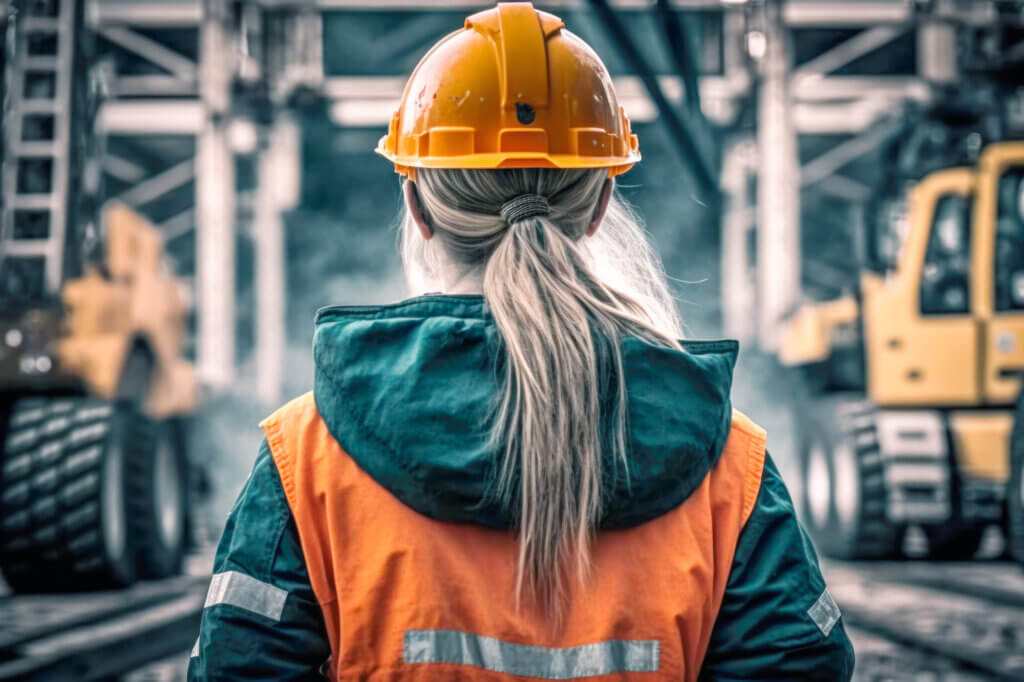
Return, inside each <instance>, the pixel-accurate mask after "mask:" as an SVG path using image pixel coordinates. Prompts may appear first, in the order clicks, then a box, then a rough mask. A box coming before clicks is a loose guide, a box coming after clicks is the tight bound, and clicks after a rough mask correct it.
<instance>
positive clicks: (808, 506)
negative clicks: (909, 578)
mask: <svg viewBox="0 0 1024 682" xmlns="http://www.w3.org/2000/svg"><path fill="white" fill-rule="evenodd" d="M794 417H795V420H796V424H798V432H799V449H800V469H801V485H802V493H803V495H802V503H801V505H802V512H803V514H802V515H803V519H804V523H805V524H806V526H807V529H808V531H809V532H810V534H811V537H812V538H813V539H814V542H815V545H816V546H817V547H818V549H819V550H820V551H821V552H822V553H823V554H825V555H826V556H830V557H833V558H836V559H885V558H890V557H893V556H896V555H898V554H899V550H900V545H901V541H902V536H903V529H902V528H901V527H900V526H898V525H896V524H893V523H892V522H891V521H890V520H889V519H888V518H887V515H886V506H887V499H888V498H887V492H886V486H885V475H884V471H883V464H882V458H881V453H880V451H879V447H878V438H877V435H876V433H875V419H874V406H873V405H871V403H869V402H867V401H864V400H863V399H855V398H844V397H840V396H835V397H832V396H829V397H820V396H818V397H815V398H814V400H813V402H812V401H811V400H808V401H806V402H805V404H802V405H800V406H798V411H797V412H796V414H795V415H794Z"/></svg>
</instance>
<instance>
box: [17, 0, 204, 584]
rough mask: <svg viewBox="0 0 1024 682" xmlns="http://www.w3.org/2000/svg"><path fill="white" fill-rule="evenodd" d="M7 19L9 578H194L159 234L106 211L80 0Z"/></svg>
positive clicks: (173, 341)
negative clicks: (95, 164) (100, 205)
mask: <svg viewBox="0 0 1024 682" xmlns="http://www.w3.org/2000/svg"><path fill="white" fill-rule="evenodd" d="M7 9H9V10H10V11H11V14H8V15H5V16H4V22H3V23H5V24H6V25H5V27H4V28H5V30H3V31H0V33H2V34H3V38H2V40H4V41H6V44H5V45H4V49H3V50H0V52H2V53H3V54H4V56H5V57H6V63H5V64H4V68H3V74H4V78H3V85H4V93H3V94H4V97H3V100H4V105H5V109H4V112H3V114H4V115H3V126H2V130H3V176H2V183H0V184H2V203H0V571H2V573H3V577H4V578H5V579H6V582H7V583H8V585H9V586H10V587H11V588H12V589H14V590H15V591H19V592H26V591H32V592H38V591H44V592H53V591H74V590H79V589H84V588H91V587H101V586H120V585H127V584H129V583H131V582H133V581H134V580H135V579H136V578H137V577H151V578H157V577H165V576H169V575H173V574H176V573H178V572H179V571H180V570H181V566H182V559H183V554H184V551H185V548H186V541H187V539H188V533H187V529H188V527H189V520H190V519H189V513H190V506H191V505H190V499H189V494H190V491H191V489H192V487H193V486H191V485H190V480H191V479H192V469H191V467H190V463H189V458H188V457H187V452H186V442H185V441H186V430H185V428H184V424H183V419H184V418H185V417H186V416H187V415H189V414H190V413H191V412H192V411H193V410H194V407H195V404H196V381H195V378H194V376H193V372H192V368H191V366H190V365H189V364H188V363H187V362H186V361H185V360H184V359H183V342H184V337H185V323H186V308H185V304H184V298H183V296H182V291H183V289H182V287H181V286H180V285H179V283H178V281H177V280H175V279H174V277H173V275H172V273H171V270H170V268H169V267H168V264H167V261H166V259H165V257H164V253H163V244H162V238H161V236H160V233H159V232H158V231H157V229H156V228H155V227H153V226H152V225H150V224H148V223H147V221H146V220H145V219H144V218H143V217H142V216H141V215H140V214H138V213H137V212H135V211H134V210H132V209H131V208H129V207H127V206H124V205H119V204H116V203H110V204H107V205H106V206H105V208H104V209H103V210H102V211H97V210H95V209H94V208H92V206H94V205H95V204H96V201H94V200H91V199H89V200H87V197H89V196H96V194H95V188H93V194H92V195H90V194H89V192H88V191H87V188H86V187H84V181H83V178H87V177H88V176H89V174H88V173H86V172H84V171H83V169H84V167H85V162H86V158H87V157H88V156H89V146H90V143H91V141H92V131H91V129H90V125H89V124H90V116H89V111H88V109H89V106H88V104H89V98H88V96H87V94H88V93H85V92H83V87H84V84H85V83H86V78H85V66H86V60H85V59H84V57H83V54H82V52H81V49H80V41H79V40H78V39H77V37H76V36H77V34H78V32H79V29H80V28H81V26H82V12H83V9H82V3H78V2H59V3H54V2H26V3H19V5H18V7H17V11H15V10H14V9H12V8H10V7H8V8H7Z"/></svg>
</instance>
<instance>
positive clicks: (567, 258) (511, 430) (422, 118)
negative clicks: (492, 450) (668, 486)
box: [378, 3, 681, 622]
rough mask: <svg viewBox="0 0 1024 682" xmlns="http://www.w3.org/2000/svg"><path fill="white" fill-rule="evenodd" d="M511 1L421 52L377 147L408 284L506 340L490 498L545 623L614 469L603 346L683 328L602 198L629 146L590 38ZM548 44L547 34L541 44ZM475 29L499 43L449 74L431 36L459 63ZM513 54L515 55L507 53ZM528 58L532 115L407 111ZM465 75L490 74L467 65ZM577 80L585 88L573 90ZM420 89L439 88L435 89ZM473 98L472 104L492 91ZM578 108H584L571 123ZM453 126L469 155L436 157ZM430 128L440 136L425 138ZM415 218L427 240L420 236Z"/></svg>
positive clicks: (620, 384) (513, 107) (581, 570)
mask: <svg viewBox="0 0 1024 682" xmlns="http://www.w3.org/2000/svg"><path fill="white" fill-rule="evenodd" d="M523 5H525V6H526V7H528V8H529V12H528V13H527V12H525V11H523V10H524V8H523ZM512 7H513V8H514V10H515V11H509V10H508V8H509V6H508V5H499V7H498V8H497V9H495V10H490V11H488V12H483V13H480V14H478V15H474V16H473V17H470V18H469V19H468V20H467V23H466V29H465V30H464V31H462V32H461V33H456V34H453V35H452V36H449V37H448V38H446V39H444V40H443V41H442V42H441V43H440V44H439V45H438V46H436V47H435V48H434V49H433V50H432V51H431V52H430V53H428V55H427V56H426V57H425V58H424V60H423V62H421V64H420V66H418V67H417V69H416V71H415V72H414V74H413V77H412V78H411V79H410V83H409V86H408V87H407V89H406V96H405V100H404V101H403V105H402V108H400V109H399V112H398V113H397V114H396V118H395V120H393V121H392V127H391V130H390V132H389V135H388V136H386V137H385V138H384V139H383V140H382V141H381V145H380V147H379V148H378V150H379V151H381V153H382V154H384V155H385V156H387V157H388V158H390V159H392V160H393V161H394V162H395V163H396V167H397V168H398V170H399V171H400V172H403V173H405V174H407V175H409V176H410V177H411V179H414V181H415V186H414V187H415V197H416V199H417V201H415V202H414V208H416V209H418V211H419V213H420V215H419V216H414V215H411V214H407V215H406V217H405V219H404V220H403V226H402V256H403V262H404V265H405V268H406V274H407V277H408V279H409V281H410V284H411V285H412V288H413V289H414V290H415V291H417V292H418V293H422V292H425V291H431V290H433V291H436V290H439V289H440V290H443V291H447V292H453V291H467V290H468V291H473V290H476V291H482V292H483V294H484V297H485V298H486V301H487V304H488V307H489V308H490V311H491V314H492V315H493V318H494V321H495V324H496V327H497V329H498V331H499V333H500V335H501V338H502V340H503V342H504V354H505V358H504V360H505V361H504V363H503V364H504V367H505V376H504V390H503V392H502V395H501V397H500V401H499V404H497V405H496V406H495V411H494V422H493V427H492V432H491V437H492V443H493V444H494V445H495V446H496V447H497V448H499V449H500V451H501V452H503V458H502V462H501V467H500V478H499V480H498V485H497V492H498V494H499V495H500V497H501V499H502V500H503V502H504V503H505V504H506V505H507V506H508V507H509V508H510V509H513V510H515V512H516V515H517V518H518V519H519V527H518V534H519V542H520V556H519V581H518V587H519V591H520V592H521V591H522V590H523V588H526V589H527V590H528V591H529V593H530V594H531V595H532V596H534V597H535V598H536V599H537V601H538V602H539V603H540V604H541V605H543V606H544V607H545V608H546V610H547V613H548V615H549V616H551V617H553V619H554V621H555V622H557V621H558V620H559V614H560V609H561V607H562V606H563V601H564V595H565V588H566V582H565V581H566V579H567V578H566V568H567V566H568V562H569V561H570V560H575V562H576V567H577V570H578V575H579V577H580V578H581V579H582V578H584V577H585V576H586V573H587V569H588V558H589V551H588V550H589V543H590V539H591V536H592V534H593V532H594V529H595V527H596V525H597V523H598V521H599V517H600V513H601V490H602V479H603V478H604V477H605V476H607V475H609V472H604V471H602V463H603V462H616V463H619V464H623V465H624V463H625V458H626V453H627V442H626V437H627V425H626V385H625V381H624V378H623V369H622V357H621V353H620V350H619V341H620V339H621V338H622V337H624V336H635V337H640V338H643V339H645V340H648V341H650V342H653V343H658V344H663V345H668V346H674V347H678V344H677V341H676V339H678V338H679V337H680V336H681V332H680V324H679V320H678V317H677V314H676V311H675V307H674V305H673V302H672V299H671V297H670V295H669V293H668V288H667V285H666V283H665V276H664V273H663V272H662V270H661V265H660V262H659V261H658V259H657V257H656V256H655V255H654V254H653V252H652V250H651V249H650V247H649V245H648V244H647V241H646V239H645V235H644V233H643V230H642V228H641V227H640V225H639V223H638V221H637V220H636V218H635V216H634V215H633V214H632V213H631V212H630V211H629V210H628V209H627V208H626V207H625V206H624V205H623V204H622V203H621V202H619V201H618V200H617V199H616V198H615V197H609V196H608V193H609V192H610V191H611V182H612V181H611V180H610V179H609V177H610V176H612V175H615V174H617V173H620V172H624V170H626V169H628V168H629V167H630V166H631V165H632V164H633V162H635V160H636V159H638V158H639V154H638V153H637V147H636V141H635V140H636V138H635V136H632V135H631V133H630V132H629V128H628V121H627V120H626V119H625V115H624V114H623V113H622V111H621V109H620V108H619V106H618V103H617V101H616V100H615V94H614V91H613V90H612V88H611V80H610V78H608V75H607V71H606V70H605V69H604V66H603V64H601V62H600V60H599V59H597V57H596V55H594V54H593V52H592V51H590V50H589V47H587V46H586V45H585V44H584V43H582V41H580V40H579V39H578V38H576V37H575V36H572V35H571V34H568V32H565V31H562V30H561V26H562V25H561V22H560V20H558V19H557V18H555V17H552V16H551V15H546V14H544V13H541V12H536V13H535V12H534V10H533V9H532V6H529V5H528V4H526V3H517V4H516V5H512ZM481 27H482V28H481ZM465 34H471V35H468V36H466V35H465ZM506 34H507V35H506ZM513 34H515V35H513ZM563 34H564V35H563ZM531 39H535V41H534V42H536V41H537V40H539V41H541V42H540V43H539V44H538V46H536V47H539V49H540V51H541V53H540V54H530V53H529V52H528V50H527V51H526V52H524V51H523V49H524V48H523V45H524V44H525V45H527V47H528V46H529V43H530V40H531ZM556 39H557V40H558V41H561V42H560V43H555V44H553V42H552V41H555V40H556ZM481 40H484V41H487V40H490V41H492V42H494V43H496V44H497V47H498V49H496V50H492V51H490V52H489V53H487V54H491V55H494V54H497V55H499V58H498V59H497V61H498V62H499V63H498V64H497V65H496V69H497V73H494V74H491V75H490V80H487V79H485V80H484V81H481V82H480V83H477V82H475V81H473V80H472V74H470V75H468V76H464V80H465V79H468V80H465V83H463V82H462V81H459V78H458V75H459V73H454V74H453V71H454V72H460V69H462V68H463V65H462V64H460V62H459V61H458V55H459V53H458V51H457V50H456V51H455V52H454V53H453V51H452V50H451V49H448V48H446V47H445V45H446V44H447V45H449V46H451V45H452V44H455V45H458V44H459V41H462V43H465V45H464V46H463V51H464V52H465V59H467V60H477V61H479V60H480V59H481V54H482V53H480V52H479V51H478V50H477V47H478V44H479V43H480V41H481ZM545 40H546V41H547V50H546V51H545V50H544V48H545V44H544V41H545ZM510 41H512V42H515V43H516V44H517V45H518V46H519V47H518V48H512V47H510V46H509V43H510ZM581 46H582V47H581ZM515 49H518V50H519V52H520V54H518V55H517V56H516V60H517V62H516V64H512V63H511V62H510V61H509V60H510V58H511V57H512V56H513V55H512V52H513V51H514V50H515ZM439 53H443V56H444V63H443V66H444V68H445V71H444V72H443V74H444V75H445V77H444V78H442V77H441V76H440V75H435V76H430V74H431V72H432V70H434V69H435V68H440V67H439V66H438V65H437V64H436V63H435V62H433V61H432V60H433V59H435V57H436V56H437V55H438V54H439ZM559 53H565V54H562V57H558V56H557V55H558V54H559ZM550 55H556V56H550ZM574 55H575V56H574ZM488 58H490V59H493V57H488ZM438 59H439V58H438ZM538 59H539V60H542V61H541V67H543V70H544V71H545V75H546V79H545V83H544V85H545V88H546V87H547V84H548V83H549V82H550V83H551V84H552V85H553V86H555V87H552V88H551V89H550V91H549V92H546V93H545V98H544V99H543V100H539V99H538V98H539V97H540V95H538V94H537V92H533V94H532V95H530V96H531V97H532V103H527V104H528V105H529V106H530V107H531V110H533V109H535V112H534V113H531V114H530V115H528V116H526V117H525V118H524V116H523V111H524V109H523V106H522V105H523V104H524V101H523V100H524V99H526V97H525V95H524V94H523V93H519V92H517V93H515V94H516V95H519V96H518V97H515V96H512V95H511V94H510V93H508V92H506V93H505V94H504V95H502V96H501V97H502V98H503V99H502V101H503V104H501V105H500V106H496V107H495V112H492V113H493V115H494V116H497V117H498V119H500V120H498V121H497V122H495V121H490V122H489V123H488V122H487V121H486V120H483V119H486V115H484V114H483V113H481V111H477V113H476V114H474V115H473V116H471V117H470V118H464V116H465V113H464V112H461V111H459V107H458V106H456V107H449V106H447V105H441V104H437V105H427V106H424V105H423V102H436V101H438V100H441V101H442V102H443V101H444V94H443V92H441V91H443V90H444V89H445V88H448V89H450V88H452V87H455V88H456V89H459V88H462V87H463V84H466V85H467V86H468V85H474V87H467V89H466V92H467V93H468V94H466V95H464V96H465V97H473V95H474V91H479V88H484V89H486V88H497V89H500V88H501V87H504V88H505V89H506V90H507V89H508V86H509V84H510V83H513V84H514V83H515V82H517V79H518V80H519V81H520V82H523V83H526V82H527V81H526V80H523V79H524V75H523V74H522V73H520V72H521V71H522V66H521V65H522V64H523V63H530V62H531V60H532V61H533V62H537V61H538ZM558 59H562V61H563V63H555V62H556V61H558ZM541 67H538V66H537V65H536V63H534V65H533V67H531V68H534V70H537V69H539V68H541ZM467 68H468V67H467ZM470 70H471V71H472V73H473V74H476V73H480V72H486V71H488V69H487V68H484V66H482V65H481V64H479V63H474V64H472V65H471V68H470ZM570 72H571V73H570ZM425 74H426V75H425ZM588 74H589V75H588ZM442 81H443V83H442ZM453 81H455V82H456V85H452V82H453ZM492 81H493V82H492ZM579 82H584V83H586V84H587V85H586V87H587V88H589V89H590V91H588V92H577V90H578V83H579ZM594 84H597V86H599V92H598V91H594V89H593V88H594V87H595V85H594ZM526 87H527V86H526V85H523V88H524V89H525V88H526ZM431 89H433V90H434V91H435V94H436V93H441V94H439V96H437V97H435V96H434V95H433V94H432V93H431V92H430V90H431ZM487 92H488V94H487V95H481V96H480V97H479V99H480V100H481V101H480V102H477V104H478V105H479V104H481V103H485V101H486V98H487V97H488V96H490V95H491V94H494V95H495V96H498V94H497V93H491V92H490V90H487ZM526 94H529V93H526ZM563 95H564V97H563ZM474 99H476V98H474ZM417 100H418V101H419V104H417V103H416V102H417ZM410 101H411V102H412V104H410ZM579 101H585V102H586V103H587V104H586V105H585V106H586V107H587V111H588V112H589V113H584V114H580V116H582V118H581V119H579V120H575V121H574V120H572V119H573V112H574V111H575V112H576V113H577V114H579V111H580V106H579ZM595 103H600V106H597V105H596V104H595ZM541 104H542V105H543V106H541ZM431 107H433V108H431ZM478 109H479V107H478ZM510 117H514V119H516V120H517V121H518V122H515V121H511V120H510ZM410 119H411V120H410ZM538 122H539V123H538ZM460 123H461V124H466V123H472V124H473V125H472V126H469V125H456V124H460ZM573 123H583V124H591V125H572V124H573ZM502 126H506V127H504V128H503V127H502ZM599 126H603V127H599ZM452 130H455V131H459V130H461V131H462V132H463V133H466V132H467V131H469V133H470V134H471V138H472V139H471V141H470V144H469V146H468V147H463V148H459V149H456V151H462V152H466V151H467V149H468V150H471V151H472V153H470V154H466V153H462V154H454V155H452V156H445V153H446V152H448V151H451V150H452V149H451V148H450V147H446V146H445V144H448V143H451V139H448V138H450V137H451V136H450V135H448V132H447V131H452ZM581 131H582V132H581ZM510 133H511V134H510ZM540 133H542V134H540ZM446 136H447V137H446ZM424 138H425V139H426V142H425V143H421V142H418V141H417V142H415V143H414V142H412V141H410V140H423V139H424ZM435 138H437V139H441V140H446V142H445V144H440V143H439V144H437V145H435V143H434V140H435ZM509 140H512V141H513V142H514V143H509ZM580 140H588V141H589V140H593V141H594V145H592V146H593V147H596V148H598V150H599V151H602V150H601V145H604V147H603V153H601V154H596V153H594V152H592V151H590V150H582V149H580V147H581V145H580V144H579V142H580ZM560 143H561V144H564V146H562V147H559V144H560ZM570 143H571V144H570ZM530 145H536V146H534V147H530ZM421 147H422V148H421ZM542 147H543V148H542ZM421 152H422V153H421ZM435 152H436V153H435ZM586 154H591V156H587V155H586ZM509 166H512V167H509ZM605 207H607V211H605V210H604V209H605ZM602 217H603V219H602ZM417 218H419V222H422V223H424V224H425V225H427V226H428V233H427V234H429V235H431V236H432V238H430V239H426V238H425V236H424V233H423V231H422V230H421V229H420V226H419V224H418V222H417ZM595 228H597V229H596V232H595V231H594V229H595ZM608 455H611V456H608Z"/></svg>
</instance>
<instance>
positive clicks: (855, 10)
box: [783, 0, 913, 27]
mask: <svg viewBox="0 0 1024 682" xmlns="http://www.w3.org/2000/svg"><path fill="white" fill-rule="evenodd" d="M912 14H913V7H912V3H911V2H910V0H859V1H858V2H837V1H836V0H790V2H787V3H785V6H784V8H783V18H784V20H785V22H786V24H787V25H789V26H816V27H827V26H865V25H870V24H881V23H895V24H902V23H906V22H907V21H909V20H910V18H911V16H912Z"/></svg>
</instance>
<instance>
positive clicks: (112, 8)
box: [88, 0, 203, 27]
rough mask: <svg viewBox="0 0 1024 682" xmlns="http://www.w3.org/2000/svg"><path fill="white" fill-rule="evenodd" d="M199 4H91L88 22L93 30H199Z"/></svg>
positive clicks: (132, 0) (118, 0)
mask: <svg viewBox="0 0 1024 682" xmlns="http://www.w3.org/2000/svg"><path fill="white" fill-rule="evenodd" d="M202 18H203V7H202V4H201V2H200V0H148V1H140V0H92V2H90V3H89V11H88V20H89V23H90V24H92V25H93V26H110V25H115V24H128V25H131V26H154V27H156V26H198V25H199V22H200V21H201V20H202Z"/></svg>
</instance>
